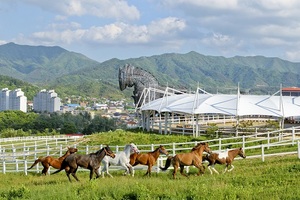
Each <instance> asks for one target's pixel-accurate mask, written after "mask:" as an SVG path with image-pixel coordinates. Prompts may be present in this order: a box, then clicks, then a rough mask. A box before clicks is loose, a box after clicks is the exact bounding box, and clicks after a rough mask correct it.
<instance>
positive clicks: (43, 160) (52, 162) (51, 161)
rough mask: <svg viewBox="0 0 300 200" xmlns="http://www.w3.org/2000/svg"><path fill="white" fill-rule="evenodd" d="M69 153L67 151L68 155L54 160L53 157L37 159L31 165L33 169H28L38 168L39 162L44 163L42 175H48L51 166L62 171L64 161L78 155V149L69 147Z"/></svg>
mask: <svg viewBox="0 0 300 200" xmlns="http://www.w3.org/2000/svg"><path fill="white" fill-rule="evenodd" d="M67 148H68V151H66V153H65V154H64V155H63V156H62V157H59V158H53V157H52V156H46V157H40V158H38V159H36V160H35V161H34V163H33V164H32V165H31V167H29V168H28V169H31V168H33V167H34V166H36V165H37V164H38V163H39V162H41V163H42V165H43V167H44V169H43V170H42V174H45V175H47V172H48V169H49V168H50V166H52V167H54V168H55V169H60V167H61V163H62V162H63V160H64V159H65V158H66V157H67V156H69V155H71V154H72V153H76V152H77V149H76V148H74V147H67Z"/></svg>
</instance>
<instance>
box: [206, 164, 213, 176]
mask: <svg viewBox="0 0 300 200" xmlns="http://www.w3.org/2000/svg"><path fill="white" fill-rule="evenodd" d="M207 168H208V170H209V171H210V174H213V172H212V171H211V169H210V168H211V166H210V165H208V167H207Z"/></svg>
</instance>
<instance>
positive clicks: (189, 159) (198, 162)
mask: <svg viewBox="0 0 300 200" xmlns="http://www.w3.org/2000/svg"><path fill="white" fill-rule="evenodd" d="M204 151H205V152H207V153H211V150H210V148H209V146H208V143H199V144H198V145H196V146H195V147H194V148H193V149H192V151H191V152H188V153H180V154H176V155H175V156H173V157H172V156H169V157H168V158H167V161H166V165H165V167H164V168H162V167H160V169H161V170H163V171H164V170H167V169H168V168H169V166H170V165H171V163H172V165H173V167H174V171H173V178H174V179H175V178H176V172H177V170H178V167H180V173H181V175H183V176H186V177H187V175H186V174H185V173H184V172H183V170H184V166H191V165H194V166H195V167H197V168H198V169H199V172H198V174H197V175H198V176H199V175H201V174H203V173H204V166H203V165H202V155H203V152H204Z"/></svg>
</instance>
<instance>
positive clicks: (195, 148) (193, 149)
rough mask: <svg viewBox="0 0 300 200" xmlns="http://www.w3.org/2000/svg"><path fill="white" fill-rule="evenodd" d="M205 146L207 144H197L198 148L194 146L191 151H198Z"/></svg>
mask: <svg viewBox="0 0 300 200" xmlns="http://www.w3.org/2000/svg"><path fill="white" fill-rule="evenodd" d="M205 144H206V143H205V142H201V143H199V144H197V145H196V146H194V147H193V148H192V150H191V151H195V150H198V149H199V148H200V147H201V146H202V145H205Z"/></svg>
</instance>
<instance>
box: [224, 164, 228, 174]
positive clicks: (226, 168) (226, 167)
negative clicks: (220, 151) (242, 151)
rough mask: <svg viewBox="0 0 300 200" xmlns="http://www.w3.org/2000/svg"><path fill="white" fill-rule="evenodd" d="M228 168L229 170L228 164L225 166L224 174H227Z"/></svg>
mask: <svg viewBox="0 0 300 200" xmlns="http://www.w3.org/2000/svg"><path fill="white" fill-rule="evenodd" d="M227 170H228V165H226V166H225V169H224V172H223V174H225V173H226V172H227Z"/></svg>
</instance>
